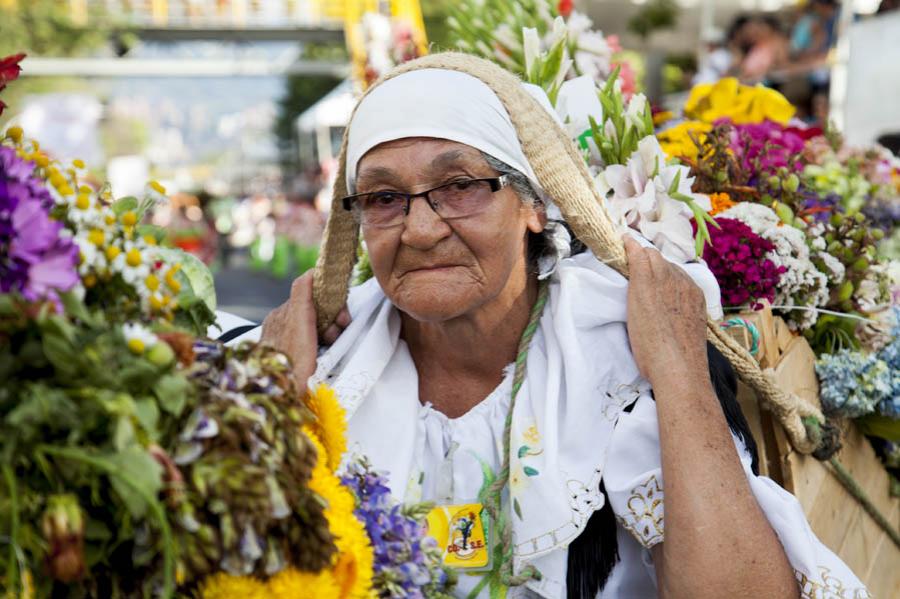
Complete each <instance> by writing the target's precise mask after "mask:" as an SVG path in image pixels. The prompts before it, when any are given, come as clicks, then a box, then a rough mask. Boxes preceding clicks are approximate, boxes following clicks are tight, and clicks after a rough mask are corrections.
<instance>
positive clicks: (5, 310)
mask: <svg viewBox="0 0 900 599" xmlns="http://www.w3.org/2000/svg"><path fill="white" fill-rule="evenodd" d="M15 313H16V306H15V304H14V303H13V300H12V295H9V294H7V293H0V314H4V315H11V314H15Z"/></svg>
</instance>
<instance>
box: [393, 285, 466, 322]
mask: <svg viewBox="0 0 900 599" xmlns="http://www.w3.org/2000/svg"><path fill="white" fill-rule="evenodd" d="M433 291H434V292H432V293H429V292H428V291H427V290H425V289H422V290H417V291H416V292H414V293H410V294H408V295H407V294H404V296H402V297H399V298H397V299H396V301H393V304H394V305H395V306H396V307H397V308H398V309H399V310H400V311H401V312H403V313H405V314H407V315H408V316H410V317H411V318H413V319H414V320H417V321H419V322H445V321H448V320H451V319H453V318H457V317H459V316H462V315H463V314H466V313H467V312H469V311H471V310H472V309H474V307H475V305H477V301H475V298H473V297H472V295H471V293H458V294H457V293H453V292H452V289H445V290H440V289H435V290H433Z"/></svg>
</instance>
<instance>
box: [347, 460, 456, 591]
mask: <svg viewBox="0 0 900 599" xmlns="http://www.w3.org/2000/svg"><path fill="white" fill-rule="evenodd" d="M342 482H343V484H344V485H345V486H347V487H348V488H349V489H350V490H351V491H353V493H354V494H355V495H356V500H357V504H356V512H355V513H356V516H357V518H359V519H360V521H362V522H363V524H364V525H365V527H366V532H367V533H368V535H369V539H370V540H371V542H372V549H373V554H374V558H375V560H374V570H375V575H374V577H373V583H374V587H375V591H376V592H377V593H378V595H379V596H381V597H427V596H431V595H432V594H433V593H432V591H434V592H439V591H441V590H444V587H445V586H446V585H447V584H448V577H447V573H446V572H445V571H444V569H443V568H442V566H441V557H440V555H441V554H440V550H439V549H438V548H437V546H436V544H435V543H434V540H433V539H432V538H431V537H428V536H426V528H425V526H424V524H423V523H422V522H421V521H419V520H418V519H417V518H416V517H414V516H413V514H412V513H411V512H407V511H406V510H405V509H404V507H403V506H401V505H400V504H398V503H397V502H396V501H394V500H392V499H391V495H390V488H389V487H388V485H387V480H386V479H385V477H384V476H383V475H381V474H379V473H377V472H374V471H372V470H371V469H370V468H369V466H368V464H367V463H365V462H354V463H353V464H351V465H350V467H349V468H348V471H347V474H346V475H345V476H344V477H343V478H342Z"/></svg>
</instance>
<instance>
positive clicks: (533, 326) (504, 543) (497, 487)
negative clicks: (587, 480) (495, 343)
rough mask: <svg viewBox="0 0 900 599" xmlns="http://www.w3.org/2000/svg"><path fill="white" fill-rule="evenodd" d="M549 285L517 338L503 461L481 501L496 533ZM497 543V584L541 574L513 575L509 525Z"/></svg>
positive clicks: (532, 570) (541, 289)
mask: <svg viewBox="0 0 900 599" xmlns="http://www.w3.org/2000/svg"><path fill="white" fill-rule="evenodd" d="M549 290H550V285H549V284H548V281H547V280H546V279H545V280H543V281H541V282H540V287H539V288H538V295H537V299H536V300H535V302H534V306H533V307H532V308H531V315H530V316H529V318H528V324H527V325H525V330H524V331H522V337H521V338H520V339H519V348H518V352H517V353H516V369H515V371H514V373H513V383H512V391H511V392H510V400H509V409H508V410H507V412H506V421H505V422H504V424H503V461H502V462H501V464H500V470H499V471H498V472H497V475H496V478H494V482H493V483H491V485H490V486H488V488H487V489H486V490H485V492H484V495H483V497H481V498H480V499H481V500H482V503H483V504H484V508H485V509H486V510H487V512H488V515H489V516H490V517H491V525H492V526H494V528H495V530H497V529H499V528H500V527H499V526H498V523H499V522H501V519H502V516H503V489H505V488H506V484H507V482H509V447H510V436H511V434H512V421H513V410H514V409H515V407H516V397H518V395H519V389H521V388H522V384H523V383H524V382H525V374H526V371H527V363H528V349H529V347H531V340H532V339H533V338H534V334H535V332H536V331H537V329H538V323H539V322H540V320H541V314H543V312H544V306H545V305H546V303H547V297H548V296H549ZM498 533H499V535H498V536H499V539H498V542H499V543H500V547H501V550H500V552H499V553H500V555H501V556H503V557H502V559H501V563H495V564H494V569H495V570H496V571H499V573H500V581H501V583H502V584H504V585H505V586H507V587H513V586H520V585H523V584H525V583H526V582H528V581H529V580H531V579H533V578H534V579H539V578H540V572H538V571H537V569H536V568H534V567H533V566H526V567H525V568H524V569H523V570H522V572H521V573H520V574H519V575H513V564H512V528H511V527H510V526H504V527H502V530H498Z"/></svg>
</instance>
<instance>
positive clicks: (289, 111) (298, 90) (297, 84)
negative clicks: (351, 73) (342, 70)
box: [273, 44, 347, 172]
mask: <svg viewBox="0 0 900 599" xmlns="http://www.w3.org/2000/svg"><path fill="white" fill-rule="evenodd" d="M303 57H304V58H306V59H317V60H338V61H340V60H347V51H346V49H345V48H344V47H343V46H334V45H321V44H320V45H316V44H311V45H309V46H307V47H306V48H304V51H303ZM340 82H341V80H340V79H338V78H336V77H332V76H330V75H289V76H288V77H286V78H285V90H284V95H283V96H282V97H281V98H280V99H279V100H278V115H277V117H276V118H275V124H274V126H273V132H274V133H275V137H276V138H277V141H278V147H279V149H280V151H281V162H282V165H283V167H284V168H285V169H286V170H288V171H294V172H295V171H297V170H298V166H300V165H298V161H299V156H298V154H297V143H298V141H297V127H296V120H297V117H298V116H300V115H301V114H302V113H303V112H304V111H305V110H306V109H307V108H309V107H310V106H312V105H313V104H315V103H316V102H317V101H319V100H320V99H321V98H322V97H323V96H325V94H327V93H328V92H330V91H331V90H332V89H334V88H335V87H336V86H337V85H338V84H339V83H340Z"/></svg>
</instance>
